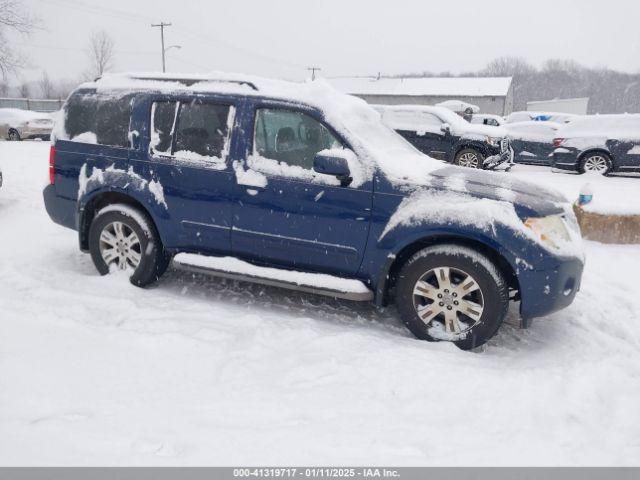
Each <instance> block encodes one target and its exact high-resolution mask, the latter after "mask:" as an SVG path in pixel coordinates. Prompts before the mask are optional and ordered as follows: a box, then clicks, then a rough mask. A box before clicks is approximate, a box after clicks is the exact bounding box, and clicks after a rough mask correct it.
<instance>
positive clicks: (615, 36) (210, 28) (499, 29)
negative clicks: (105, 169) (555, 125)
mask: <svg viewBox="0 0 640 480" xmlns="http://www.w3.org/2000/svg"><path fill="white" fill-rule="evenodd" d="M25 3H26V5H27V6H28V7H29V8H30V9H31V11H32V13H34V14H36V15H37V16H39V17H40V18H41V20H42V27H43V29H42V30H40V31H37V32H36V33H35V34H33V35H32V36H30V37H28V38H22V37H15V36H14V37H13V39H14V43H15V44H16V46H17V47H18V48H20V49H21V50H22V51H23V52H25V53H26V54H27V55H28V57H29V59H30V61H31V64H32V66H33V67H34V68H31V69H28V70H24V71H23V73H22V75H23V76H24V77H25V78H27V79H34V78H37V77H39V76H40V74H41V71H42V70H46V71H47V72H48V73H49V75H50V76H51V77H54V78H75V77H77V76H78V75H79V74H80V73H81V72H82V71H83V70H84V69H85V68H86V67H87V57H86V53H85V52H86V48H87V44H88V41H89V37H90V35H91V33H92V32H93V31H95V30H101V29H104V30H106V31H108V32H109V34H110V35H111V36H112V37H113V39H114V41H115V43H116V59H115V69H114V70H115V71H126V70H138V71H140V70H155V71H158V70H160V68H161V59H160V32H159V29H157V28H151V26H150V23H151V22H159V21H161V20H162V21H165V22H171V23H172V24H173V26H171V27H169V28H167V29H166V42H167V43H166V45H167V46H169V45H174V44H178V45H180V46H181V47H182V48H181V49H180V50H177V49H172V50H171V51H169V52H168V54H167V67H168V70H169V71H174V72H206V71H211V70H227V71H238V72H244V73H255V74H260V75H268V76H276V77H283V78H291V79H302V78H304V77H305V76H306V75H307V73H308V72H306V71H305V68H306V67H307V66H310V65H317V66H320V67H322V74H323V75H325V76H336V75H354V74H360V75H362V74H375V73H376V72H378V71H380V72H382V73H383V74H385V73H386V74H390V73H403V72H412V71H422V70H429V71H434V72H439V71H445V70H448V71H452V72H454V73H459V72H464V71H469V70H476V69H480V68H482V67H483V66H484V65H486V63H487V62H488V61H489V60H491V59H492V58H495V57H497V56H501V55H517V56H522V57H525V58H527V59H529V60H530V61H531V62H533V63H535V64H540V63H541V62H542V61H543V60H545V59H547V58H550V57H553V58H573V59H575V60H577V61H579V62H581V63H583V64H585V65H588V66H608V67H611V68H616V69H619V70H624V71H628V72H638V71H640V2H635V1H633V0H581V1H579V0H531V1H515V0H512V1H507V0H504V1H503V0H448V1H447V0H438V1H427V0H416V1H409V0H387V1H383V2H378V1H375V0H369V1H361V0H352V1H349V0H338V1H334V0H325V1H311V0H266V1H258V0H253V1H251V0H225V1H214V0H211V1H189V0H180V1H176V0H155V1H153V0H110V1H108V2H107V1H104V0H102V1H95V0H25Z"/></svg>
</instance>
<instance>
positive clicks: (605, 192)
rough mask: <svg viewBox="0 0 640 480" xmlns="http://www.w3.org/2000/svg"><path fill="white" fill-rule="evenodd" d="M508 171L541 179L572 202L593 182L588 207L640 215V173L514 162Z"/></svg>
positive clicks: (596, 209)
mask: <svg viewBox="0 0 640 480" xmlns="http://www.w3.org/2000/svg"><path fill="white" fill-rule="evenodd" d="M507 175H513V176H516V177H518V178H521V179H522V180H527V181H530V182H534V183H538V184H540V185H544V186H547V187H551V188H555V189H556V190H559V191H561V192H562V193H563V194H564V195H565V197H567V199H568V200H570V201H571V202H575V201H576V200H577V199H578V195H580V189H581V188H582V187H583V186H585V185H586V184H589V185H590V187H591V190H592V192H593V201H592V203H590V204H589V206H588V207H587V209H588V210H589V211H592V212H598V213H603V214H618V215H640V177H639V176H637V175H635V174H629V175H627V176H621V175H611V176H608V177H603V176H602V175H599V174H597V173H590V174H584V175H579V174H577V173H571V172H564V171H559V170H558V171H552V170H551V168H549V167H538V166H533V165H514V167H513V168H512V170H511V171H510V172H508V173H507Z"/></svg>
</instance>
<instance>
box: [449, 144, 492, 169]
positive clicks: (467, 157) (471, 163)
mask: <svg viewBox="0 0 640 480" xmlns="http://www.w3.org/2000/svg"><path fill="white" fill-rule="evenodd" d="M453 163H455V164H456V165H459V166H461V167H469V168H480V169H481V168H483V164H484V156H483V155H482V154H481V153H480V152H479V151H477V150H475V149H473V148H463V149H462V150H460V151H459V152H458V153H457V154H456V158H455V159H454V161H453Z"/></svg>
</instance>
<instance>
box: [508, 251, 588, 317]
mask: <svg viewBox="0 0 640 480" xmlns="http://www.w3.org/2000/svg"><path fill="white" fill-rule="evenodd" d="M583 269H584V263H583V261H582V260H580V259H579V258H567V259H562V261H561V262H560V263H559V264H558V265H557V267H555V268H552V269H549V270H524V271H521V272H520V273H519V275H518V281H519V283H520V316H521V317H522V320H523V322H524V326H525V327H527V326H528V324H529V323H530V320H531V319H532V318H535V317H542V316H544V315H549V314H550V313H553V312H556V311H558V310H561V309H563V308H565V307H567V306H569V305H570V304H571V302H573V299H574V298H575V296H576V293H578V290H580V283H581V280H582V271H583Z"/></svg>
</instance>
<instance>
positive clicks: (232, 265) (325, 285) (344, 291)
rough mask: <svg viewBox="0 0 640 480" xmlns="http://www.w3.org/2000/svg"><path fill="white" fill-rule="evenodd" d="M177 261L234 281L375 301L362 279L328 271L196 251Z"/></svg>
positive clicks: (178, 263) (192, 270) (362, 300)
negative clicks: (262, 264) (301, 269)
mask: <svg viewBox="0 0 640 480" xmlns="http://www.w3.org/2000/svg"><path fill="white" fill-rule="evenodd" d="M173 263H174V265H175V266H176V267H178V268H181V269H183V270H188V271H191V272H195V273H204V274H207V275H213V276H216V277H222V278H229V279H231V280H239V281H242V282H253V283H260V284H262V285H269V286H271V287H279V288H287V289H289V290H297V291H299V292H305V293H312V294H315V295H324V296H327V297H334V298H344V299H346V300H353V301H356V302H367V301H370V300H373V292H372V291H371V290H369V288H367V286H366V285H365V284H364V283H362V282H361V281H360V280H354V279H349V278H341V277H334V276H333V275H327V274H324V273H309V272H299V271H296V270H284V269H280V268H271V267H259V266H257V265H253V264H251V263H248V262H244V261H242V260H239V259H237V258H234V257H210V256H206V255H197V254H194V253H179V254H177V255H176V256H175V257H174V259H173Z"/></svg>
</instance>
